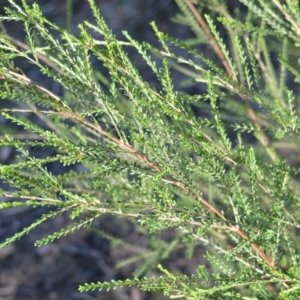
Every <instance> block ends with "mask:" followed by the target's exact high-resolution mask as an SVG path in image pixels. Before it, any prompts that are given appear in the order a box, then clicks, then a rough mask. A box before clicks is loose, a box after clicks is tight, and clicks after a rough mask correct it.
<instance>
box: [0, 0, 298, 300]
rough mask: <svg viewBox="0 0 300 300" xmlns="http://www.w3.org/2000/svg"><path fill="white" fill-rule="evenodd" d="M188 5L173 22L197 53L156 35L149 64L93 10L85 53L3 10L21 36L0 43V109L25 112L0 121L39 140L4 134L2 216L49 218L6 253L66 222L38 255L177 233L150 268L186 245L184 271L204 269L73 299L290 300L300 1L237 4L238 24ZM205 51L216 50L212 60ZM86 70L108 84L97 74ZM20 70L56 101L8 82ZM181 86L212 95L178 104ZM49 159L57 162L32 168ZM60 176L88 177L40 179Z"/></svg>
mask: <svg viewBox="0 0 300 300" xmlns="http://www.w3.org/2000/svg"><path fill="white" fill-rule="evenodd" d="M194 2H195V1H193V2H192V1H189V0H186V1H185V0H178V1H177V3H178V5H179V7H180V8H181V11H182V15H178V16H176V20H177V21H178V22H182V23H183V24H186V25H189V26H190V27H191V29H192V30H193V32H194V33H195V35H196V38H195V39H193V40H187V41H184V40H178V39H175V38H172V37H171V36H168V35H167V34H164V33H163V32H161V31H160V30H159V29H158V28H157V26H156V25H155V23H152V27H153V30H154V32H155V34H156V36H157V39H158V40H159V42H160V44H161V46H160V47H157V48H156V47H154V46H153V45H150V44H147V43H139V42H137V41H135V40H134V39H132V38H131V37H130V36H129V34H128V33H126V32H124V36H125V38H126V39H127V41H126V42H125V41H120V40H118V39H116V37H115V36H114V35H113V33H112V32H111V30H110V29H109V28H108V27H107V25H106V23H105V21H104V19H103V17H102V16H101V12H99V10H98V8H97V7H96V5H95V3H94V1H93V0H89V3H90V6H91V9H92V11H93V14H94V17H95V20H96V25H93V24H91V23H89V22H87V21H86V22H84V23H83V24H81V25H79V29H80V36H79V37H75V36H74V35H72V34H71V33H70V32H69V31H67V30H64V29H62V28H59V27H58V26H57V25H55V24H53V23H51V22H50V21H49V20H47V19H46V18H45V17H43V15H42V13H41V10H40V8H39V7H38V5H36V4H34V5H32V6H29V5H28V4H26V1H25V0H23V1H22V4H21V5H17V4H16V2H14V1H12V0H11V1H10V3H11V7H10V8H7V9H6V15H5V16H2V17H1V20H2V21H14V22H15V21H21V22H23V25H24V29H25V32H26V40H27V44H26V45H25V44H22V45H20V44H19V43H17V42H16V41H14V40H12V39H10V38H9V37H8V36H7V35H6V34H5V33H4V32H3V33H1V35H0V41H1V44H0V49H1V50H0V51H1V52H0V57H1V60H0V65H1V68H0V78H1V80H0V85H1V90H0V95H1V98H2V99H10V100H13V101H14V102H16V103H17V104H18V107H17V108H13V109H12V108H11V109H5V108H2V109H1V110H0V112H1V115H2V116H3V117H4V118H6V119H7V120H10V121H12V122H14V123H16V124H17V125H18V126H20V127H22V128H23V129H24V130H26V132H28V133H33V134H35V139H32V140H30V139H27V140H24V139H21V138H18V137H15V136H14V133H9V129H8V128H6V127H3V128H2V129H1V133H2V134H3V133H5V138H3V139H2V140H1V141H0V146H1V147H7V146H8V147H14V148H15V149H16V150H17V151H18V153H19V156H18V158H17V160H16V162H14V163H12V164H9V165H1V166H0V178H1V179H2V180H3V181H4V182H6V183H8V185H6V187H7V188H2V190H1V195H2V196H6V197H8V198H11V201H8V202H2V203H0V208H1V209H6V208H11V207H20V206H31V207H39V206H48V207H49V208H50V209H51V210H49V212H48V213H46V214H44V215H43V216H42V217H41V218H40V219H39V220H37V221H35V222H34V223H32V224H31V225H30V226H28V227H26V228H24V229H23V230H22V231H21V232H19V233H17V234H15V235H14V236H13V237H11V238H8V239H7V240H6V241H5V242H3V243H2V244H1V247H5V246H7V245H9V244H11V243H13V242H15V241H16V240H17V239H19V238H20V237H22V236H24V235H26V234H28V233H29V232H30V231H31V230H33V229H34V228H36V227H38V226H39V225H40V224H42V223H43V222H45V221H47V220H49V219H51V218H55V217H56V216H58V215H59V214H62V213H64V212H70V218H74V219H76V221H75V222H74V224H73V225H72V226H70V227H67V228H63V229H61V230H60V231H58V232H54V233H53V234H52V235H50V236H47V237H45V238H43V239H41V240H38V241H36V243H35V244H36V246H41V245H44V244H47V243H49V242H52V241H54V240H55V239H58V238H60V237H62V236H64V235H66V234H68V233H70V232H73V231H75V230H78V229H80V228H82V227H85V226H87V225H89V224H91V223H92V222H93V221H94V220H96V219H97V218H99V216H101V215H102V214H112V215H117V216H122V217H124V218H130V219H132V220H136V221H137V223H136V224H137V225H136V226H142V227H144V228H145V229H146V230H147V231H148V232H149V233H156V232H161V231H164V230H167V229H169V228H177V230H178V231H177V232H178V238H177V239H176V241H175V242H174V243H173V244H171V245H170V246H169V247H168V251H167V250H166V252H165V253H163V255H161V257H159V258H158V259H159V260H161V261H162V260H163V259H165V258H166V257H168V256H169V255H170V253H171V252H172V251H173V250H174V249H175V248H176V247H178V246H182V245H185V246H186V247H187V249H189V251H190V252H189V253H191V256H192V253H193V249H194V247H196V246H199V245H201V246H202V247H205V251H206V255H205V259H206V263H205V264H203V265H200V266H199V267H198V268H197V272H196V274H195V275H194V276H191V277H189V276H186V275H180V274H173V273H171V272H169V271H168V270H167V269H166V268H164V267H162V266H161V265H160V264H159V263H161V261H158V262H157V264H156V265H158V268H159V270H160V271H161V272H162V275H161V276H158V277H139V278H128V279H127V280H125V281H111V282H100V283H93V284H90V283H86V284H85V285H82V286H81V287H80V288H79V289H80V290H81V291H89V290H94V289H104V288H107V289H110V288H116V287H124V286H132V285H136V286H139V287H140V288H141V289H143V290H158V291H162V292H163V293H164V294H165V295H168V296H171V297H173V298H179V297H183V298H186V299H204V298H205V299H298V297H299V295H300V284H299V276H300V275H299V274H300V269H299V258H300V257H299V252H298V251H299V242H298V241H299V239H298V236H297V233H298V228H299V226H300V225H299V223H298V222H299V221H298V219H299V209H298V206H299V204H298V201H299V183H298V178H299V177H297V176H298V172H299V168H298V167H297V162H298V151H297V150H298V147H297V145H298V140H297V139H298V138H299V120H298V109H299V103H298V98H299V95H298V89H299V86H298V84H299V80H300V73H299V70H298V69H299V68H298V61H297V54H298V47H299V42H300V18H299V16H300V10H299V4H298V1H295V0H286V1H277V0H272V1H263V0H257V1H255V0H240V2H241V3H242V4H243V6H239V8H237V9H235V10H234V12H230V11H229V10H228V9H227V8H226V5H225V1H222V0H215V1H201V5H203V6H205V5H207V7H205V9H204V8H203V7H200V6H199V7H198V6H197V5H196V4H194ZM206 2H207V3H206ZM198 8H199V9H200V8H201V9H202V8H203V11H206V12H207V14H202V11H200V10H198ZM240 8H242V9H241V10H240V11H239V9H240ZM243 14H244V15H243ZM223 29H225V33H224V34H223V37H221V31H222V30H223ZM91 30H93V31H95V32H97V33H98V34H100V35H101V37H102V39H101V41H99V40H96V39H95V38H93V36H92V34H91ZM57 34H59V35H60V38H57V37H56V36H57ZM224 37H226V38H227V39H226V40H228V42H224V40H225V38H224ZM199 45H201V46H203V45H210V47H211V50H212V51H213V52H214V54H215V56H214V57H213V55H210V57H212V58H209V57H208V55H206V54H204V52H203V51H202V50H199V49H203V48H201V47H199ZM127 47H133V48H135V49H136V50H137V51H138V52H139V53H140V55H141V57H142V58H143V59H144V61H145V62H146V63H147V65H148V67H149V70H151V72H153V74H155V75H156V77H157V79H158V81H159V83H160V88H154V87H152V86H151V85H150V84H149V83H148V82H147V81H145V80H144V79H143V77H142V76H141V75H140V73H139V71H138V70H137V68H136V67H135V66H134V64H133V62H132V61H131V60H130V59H129V57H128V54H127V52H126V49H127ZM178 49H180V51H178ZM183 52H185V53H186V54H182V53H183ZM177 53H181V54H180V55H179V54H177ZM154 55H155V56H154ZM91 56H94V57H96V58H97V59H98V60H99V61H100V62H101V63H103V65H104V66H105V68H106V72H107V78H108V79H109V80H108V79H107V78H105V77H103V76H102V75H101V74H99V72H97V71H96V70H94V69H93V67H92V64H91ZM17 58H23V59H26V60H27V61H28V62H30V63H31V64H33V65H35V66H37V67H38V68H39V70H40V72H41V73H42V74H44V75H46V76H48V77H50V78H52V79H53V80H54V81H55V82H57V83H59V84H60V85H61V86H62V87H63V89H64V94H63V95H62V96H59V95H55V94H53V93H52V92H50V91H49V90H48V89H47V88H46V87H44V86H41V85H39V84H38V83H36V82H34V81H33V80H31V79H30V78H29V77H28V76H26V75H25V74H24V73H23V72H22V71H21V70H20V69H19V68H18V67H16V66H15V64H14V61H15V59H17ZM158 59H160V60H158ZM154 60H156V63H155V61H154ZM176 70H179V71H180V72H182V73H183V74H185V76H187V77H188V78H189V80H186V81H185V82H184V83H185V84H191V85H192V84H194V85H195V83H196V84H199V85H200V86H201V87H205V89H204V88H203V90H204V91H203V93H197V94H193V95H191V94H188V93H185V92H184V89H182V90H179V88H174V84H173V80H172V74H173V72H175V71H176ZM292 79H294V82H292ZM199 112H201V113H199ZM23 113H24V115H23ZM28 113H32V114H35V115H36V116H38V117H39V118H40V119H42V120H44V122H45V124H46V125H45V126H40V125H38V124H36V123H35V122H33V121H32V120H31V119H30V118H27V117H26V116H27V115H28ZM46 147H50V148H52V149H55V151H56V155H55V156H53V157H46V158H39V159H38V158H35V157H34V156H33V155H32V154H31V153H30V149H33V148H37V149H41V150H42V149H44V148H46ZM55 161H57V162H60V163H61V164H63V165H65V166H67V165H71V164H75V163H80V164H82V165H84V166H85V171H82V172H74V171H69V172H67V173H65V174H61V175H54V174H51V173H50V172H49V171H48V170H47V166H46V165H47V164H48V163H50V162H55ZM154 267H156V266H154Z"/></svg>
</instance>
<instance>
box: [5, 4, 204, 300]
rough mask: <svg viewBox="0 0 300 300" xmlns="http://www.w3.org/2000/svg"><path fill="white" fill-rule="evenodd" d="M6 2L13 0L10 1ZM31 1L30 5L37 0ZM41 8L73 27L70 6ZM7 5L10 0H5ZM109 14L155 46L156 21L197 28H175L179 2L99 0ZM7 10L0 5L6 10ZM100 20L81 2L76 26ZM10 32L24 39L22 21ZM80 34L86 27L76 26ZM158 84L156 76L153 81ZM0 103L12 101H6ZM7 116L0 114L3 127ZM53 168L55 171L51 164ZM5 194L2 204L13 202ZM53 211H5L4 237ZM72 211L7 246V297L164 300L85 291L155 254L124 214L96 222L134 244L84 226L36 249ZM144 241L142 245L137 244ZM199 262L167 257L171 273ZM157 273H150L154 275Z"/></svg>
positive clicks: (9, 156) (10, 155)
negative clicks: (68, 16)
mask: <svg viewBox="0 0 300 300" xmlns="http://www.w3.org/2000/svg"><path fill="white" fill-rule="evenodd" d="M4 2H5V1H4ZM32 2H33V1H29V0H28V3H32ZM35 2H37V3H38V4H40V5H41V7H42V10H43V12H44V14H45V16H46V17H47V18H50V19H51V20H52V21H54V22H56V23H57V24H59V25H60V26H62V27H65V24H66V18H65V15H66V3H65V1H62V0H55V1H35ZM2 3H3V1H2ZM98 4H99V7H100V9H101V11H102V14H103V16H104V17H105V19H106V20H107V22H108V24H109V26H110V27H111V28H112V29H113V30H114V32H115V33H116V34H117V35H118V36H121V30H122V29H126V30H127V31H129V32H130V33H131V34H132V35H133V37H134V38H136V39H139V40H147V41H150V42H153V43H155V38H154V34H153V32H152V31H151V28H150V26H149V22H150V21H152V20H154V19H155V20H156V21H157V23H158V26H159V28H160V29H161V30H162V31H164V32H166V33H169V34H172V35H175V36H180V35H181V36H182V35H188V34H189V31H188V30H185V29H183V28H182V27H181V26H177V25H174V24H173V23H171V22H170V21H169V18H170V16H172V15H174V14H175V13H176V11H177V8H176V6H175V5H174V2H173V1H167V0H165V1H154V0H148V1H140V0H131V1H125V0H124V1H121V0H119V1H117V0H101V1H98ZM1 9H2V7H0V10H1ZM84 19H87V20H93V18H92V15H91V11H90V9H89V6H88V4H87V1H76V0H74V14H73V23H74V24H78V23H79V22H81V21H82V20H84ZM6 28H7V30H8V32H9V34H11V35H12V36H13V37H15V38H17V39H20V40H22V38H23V32H22V25H21V24H20V23H19V24H14V23H10V24H9V25H7V26H6ZM73 31H74V33H75V34H76V33H77V32H78V31H77V29H76V27H75V26H74V28H73ZM133 60H134V62H135V63H136V65H137V66H138V67H140V69H141V72H142V75H143V76H144V77H145V78H147V80H149V81H151V80H152V77H151V76H152V75H151V74H149V73H146V71H144V73H143V64H142V63H141V60H140V58H139V57H133ZM20 67H21V68H23V69H24V70H25V72H26V74H28V76H29V77H30V78H32V79H33V80H37V81H38V80H39V74H38V73H37V71H36V70H35V69H33V68H32V66H30V65H28V63H25V64H24V65H21V66H20ZM153 84H155V79H154V78H153ZM43 85H44V86H46V87H47V88H49V89H50V90H52V91H53V92H56V90H55V89H56V88H57V87H56V86H55V85H53V83H51V82H50V81H49V83H48V82H43ZM0 105H2V106H3V105H6V106H7V105H10V104H9V103H8V102H2V103H1V104H0ZM1 124H2V125H4V124H5V120H3V119H0V126H1ZM36 155H37V156H43V155H46V156H48V155H51V150H49V152H47V153H36ZM13 159H14V151H13V150H12V149H10V148H5V149H0V162H1V163H10V162H11V161H12V160H13ZM51 168H52V169H51ZM60 168H61V167H60V166H58V165H53V166H51V167H50V171H52V172H53V173H59V172H60V171H62V170H60ZM6 200H7V199H5V198H3V199H0V201H6ZM46 212H48V209H46V208H38V209H35V210H32V209H26V208H25V209H24V208H22V209H19V208H16V209H10V210H5V211H0V242H2V241H4V240H5V239H6V238H8V237H11V236H12V235H13V234H14V233H16V232H18V231H20V230H21V229H22V228H24V227H26V226H29V225H30V224H31V223H32V222H33V221H34V220H37V219H38V218H39V217H40V216H41V215H42V214H43V213H46ZM70 222H71V221H70V219H69V218H68V216H67V215H62V216H60V217H58V218H56V219H55V220H52V221H50V222H47V223H46V224H44V225H43V226H41V227H39V228H38V229H36V230H34V231H32V232H31V233H30V234H29V235H27V236H26V237H24V238H22V239H21V240H19V241H18V242H16V243H15V244H14V245H11V246H9V247H7V248H5V249H2V250H1V251H0V300H27V299H45V300H48V299H49V300H56V299H57V300H68V299H78V300H92V299H111V300H114V299H116V300H118V299H120V300H127V299H131V300H141V299H164V298H163V297H162V296H161V295H158V294H154V293H144V292H141V291H140V290H139V289H137V288H135V287H133V288H131V289H127V290H125V289H124V290H123V289H119V290H117V291H111V292H109V293H107V292H98V291H96V292H92V293H79V292H78V286H79V285H80V284H84V283H86V282H97V281H104V280H111V279H114V280H118V279H125V278H128V277H132V274H133V271H134V270H136V268H137V267H138V266H139V262H138V261H136V262H132V263H129V264H125V263H124V264H123V266H122V267H120V268H116V263H117V262H120V261H124V260H126V259H129V258H133V257H137V256H140V255H142V254H143V253H146V252H147V250H146V249H147V246H148V245H149V240H148V238H147V237H146V235H145V234H143V233H141V232H138V231H137V229H136V227H135V226H134V225H133V224H132V223H130V222H129V221H126V220H121V219H117V218H114V217H111V216H103V217H102V218H100V219H99V220H98V221H97V222H96V223H95V224H93V226H94V227H95V228H97V229H101V230H102V231H104V232H108V233H110V234H112V235H114V236H116V237H119V238H121V239H122V240H123V241H125V242H126V243H127V244H126V245H122V246H120V247H115V248H112V247H111V244H110V243H109V240H108V239H104V238H103V237H101V236H100V235H99V234H97V233H95V232H93V231H91V230H86V229H85V230H81V231H79V232H76V233H74V234H72V235H68V236H67V237H65V238H62V239H60V240H59V241H57V242H55V243H52V244H49V245H46V246H43V247H41V248H35V247H34V246H33V244H34V242H35V241H36V240H37V239H40V238H42V237H44V236H46V235H47V234H51V233H53V232H54V231H58V230H59V229H61V228H62V227H66V226H68V224H70ZM175 235H176V231H175V230H172V231H168V232H166V233H164V234H163V235H162V236H161V238H162V239H163V240H165V241H166V243H168V242H170V241H172V239H173V238H174V237H175ZM133 244H138V245H140V247H136V246H135V247H131V246H130V245H133ZM194 257H195V260H190V261H187V260H186V259H185V249H181V250H178V251H177V252H176V253H174V254H172V256H171V257H170V258H169V259H168V260H167V261H166V262H165V263H166V267H168V268H170V269H171V270H174V269H179V270H181V271H183V272H184V273H186V274H191V273H193V272H194V271H195V267H196V266H197V264H198V263H199V261H198V263H197V260H200V259H201V257H202V251H201V250H200V249H196V252H195V255H194ZM152 275H154V273H153V274H152V273H150V274H148V276H152Z"/></svg>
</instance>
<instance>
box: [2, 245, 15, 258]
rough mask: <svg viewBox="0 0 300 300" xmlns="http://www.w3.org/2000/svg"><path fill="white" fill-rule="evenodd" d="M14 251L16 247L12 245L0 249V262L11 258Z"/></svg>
mask: <svg viewBox="0 0 300 300" xmlns="http://www.w3.org/2000/svg"><path fill="white" fill-rule="evenodd" d="M15 251H16V247H15V245H12V244H11V245H8V246H6V247H4V248H2V249H0V260H4V259H7V258H8V257H10V256H12V255H13V254H14V253H15Z"/></svg>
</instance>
